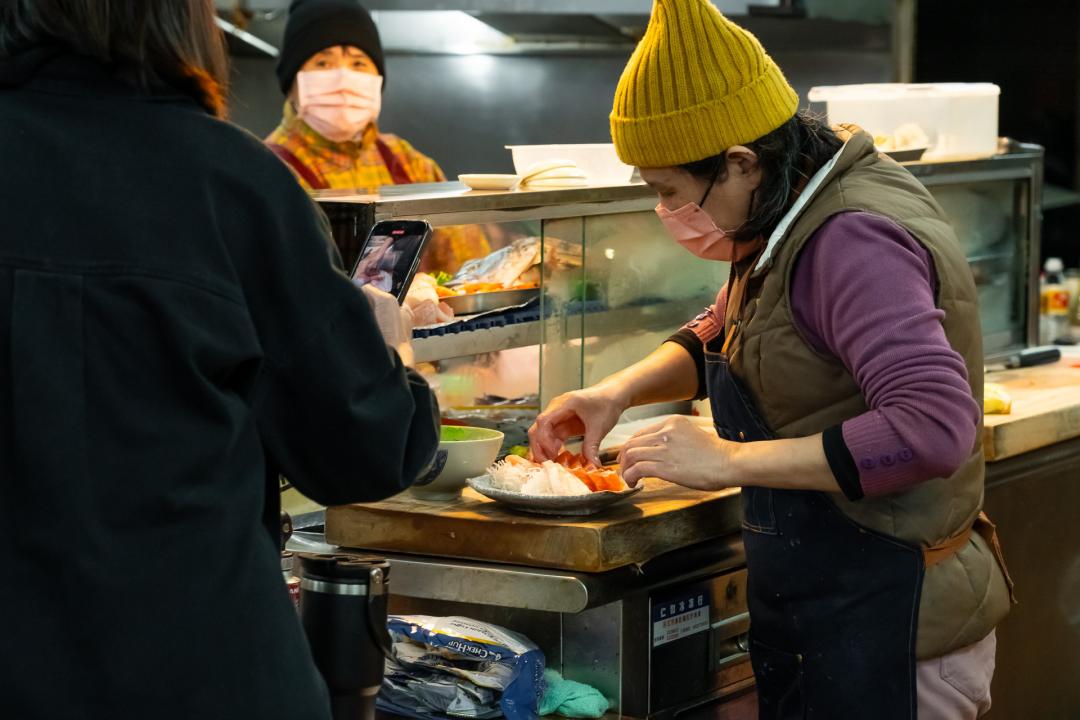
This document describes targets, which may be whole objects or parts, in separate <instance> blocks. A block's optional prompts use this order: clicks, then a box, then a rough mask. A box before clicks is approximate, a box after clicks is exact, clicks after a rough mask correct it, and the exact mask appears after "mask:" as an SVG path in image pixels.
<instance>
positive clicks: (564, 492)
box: [468, 451, 643, 515]
mask: <svg viewBox="0 0 1080 720" xmlns="http://www.w3.org/2000/svg"><path fill="white" fill-rule="evenodd" d="M468 483H469V487H471V488H472V489H473V490H475V491H476V492H478V493H480V494H481V495H483V496H484V497H487V498H490V499H492V500H494V501H495V502H497V503H500V504H502V505H505V506H507V507H510V508H513V509H514V510H521V511H524V512H529V513H536V514H539V515H592V514H594V513H598V512H600V511H601V510H604V509H605V508H607V507H609V506H611V505H613V504H615V503H617V502H620V501H622V500H625V499H626V498H628V497H630V496H631V495H634V494H636V493H638V492H640V491H641V489H642V487H643V485H641V484H639V485H638V486H637V487H633V488H632V487H630V486H628V485H627V484H626V483H625V482H624V481H623V479H622V477H620V475H619V473H618V472H616V471H615V470H613V469H611V468H598V467H596V466H595V465H592V464H591V463H589V462H588V461H587V460H585V458H584V457H582V456H581V455H574V454H572V453H569V452H565V451H564V452H562V453H560V454H559V456H558V457H556V458H555V459H554V460H545V461H544V462H539V463H538V462H533V461H532V460H529V459H526V458H523V457H518V456H517V455H507V456H506V458H505V459H503V460H500V461H498V462H496V463H495V464H494V465H492V466H491V467H489V468H488V469H487V474H485V475H481V476H480V477H476V478H472V479H470V480H469V481H468Z"/></svg>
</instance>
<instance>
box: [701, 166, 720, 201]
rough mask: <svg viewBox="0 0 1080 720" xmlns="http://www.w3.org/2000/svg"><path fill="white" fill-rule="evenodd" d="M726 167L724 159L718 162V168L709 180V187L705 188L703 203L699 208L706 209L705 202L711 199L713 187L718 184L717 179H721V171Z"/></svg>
mask: <svg viewBox="0 0 1080 720" xmlns="http://www.w3.org/2000/svg"><path fill="white" fill-rule="evenodd" d="M723 167H724V158H720V159H719V160H717V161H716V168H714V169H713V174H712V177H711V178H710V179H709V187H707V188H705V194H704V195H703V196H702V197H701V202H699V203H698V207H705V201H706V200H708V199H709V193H711V192H712V189H713V185H715V184H716V180H717V178H719V177H720V171H721V170H722V169H723Z"/></svg>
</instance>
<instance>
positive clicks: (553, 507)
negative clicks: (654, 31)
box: [467, 475, 645, 516]
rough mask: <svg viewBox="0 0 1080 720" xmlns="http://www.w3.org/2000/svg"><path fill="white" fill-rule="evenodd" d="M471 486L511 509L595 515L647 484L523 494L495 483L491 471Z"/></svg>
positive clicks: (472, 481)
mask: <svg viewBox="0 0 1080 720" xmlns="http://www.w3.org/2000/svg"><path fill="white" fill-rule="evenodd" d="M467 482H468V485H469V487H471V488H472V489H473V490H475V491H476V492H478V493H480V494H481V495H483V496H484V497H486V498H488V499H490V500H494V501H495V502H497V503H499V504H500V505H503V506H505V507H507V508H510V509H511V510H517V511H519V512H526V513H531V514H534V515H564V516H566V515H569V516H587V515H595V514H596V513H599V512H602V511H603V510H606V509H607V508H609V507H611V506H612V505H615V504H616V503H619V502H622V501H623V500H626V499H627V498H629V497H632V496H634V495H636V494H637V493H639V492H641V490H642V489H643V488H644V487H645V486H644V484H638V486H637V487H632V488H628V489H626V490H622V491H621V492H614V491H611V490H601V491H598V492H592V493H588V494H587V495H522V494H521V493H517V492H513V491H511V490H504V489H503V488H500V487H496V486H495V485H494V484H492V481H491V476H490V475H481V476H480V477H475V478H471V479H469V480H468V481H467Z"/></svg>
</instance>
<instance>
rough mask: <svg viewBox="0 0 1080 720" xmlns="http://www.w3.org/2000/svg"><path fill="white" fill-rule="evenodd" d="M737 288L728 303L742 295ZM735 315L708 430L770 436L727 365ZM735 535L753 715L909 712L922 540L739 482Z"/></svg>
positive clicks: (718, 368)
mask: <svg viewBox="0 0 1080 720" xmlns="http://www.w3.org/2000/svg"><path fill="white" fill-rule="evenodd" d="M733 280H734V278H733ZM741 284H742V283H738V282H732V283H731V284H729V286H728V287H729V290H732V289H733V285H741ZM742 290H743V289H742V288H735V289H734V294H735V296H736V297H732V298H731V299H730V300H729V302H730V301H734V302H736V303H740V305H741V298H742V295H743V291H742ZM737 307H738V306H737ZM740 312H741V307H738V310H737V312H736V314H735V316H734V317H737V316H738V314H740ZM729 316H730V314H729ZM732 325H733V327H732V328H730V329H729V331H728V332H727V333H725V334H726V335H727V340H726V342H725V343H724V345H723V347H722V348H719V350H720V351H719V352H717V351H716V350H717V348H715V347H714V346H712V344H710V346H709V347H707V348H706V353H705V366H706V380H707V384H708V391H709V400H710V402H711V405H712V413H713V420H714V424H715V427H716V432H717V434H718V435H719V436H720V437H721V438H723V439H725V440H730V441H733V442H756V441H761V440H770V439H773V438H774V437H775V435H774V434H773V432H772V430H771V429H770V428H769V427H768V425H767V424H766V423H765V422H764V421H763V419H762V418H761V416H760V414H759V413H758V412H757V410H756V408H755V406H754V402H753V400H752V399H751V398H750V396H749V395H748V393H747V391H746V389H745V387H744V386H743V385H742V383H741V381H740V380H739V379H738V378H736V377H735V376H734V375H732V373H731V368H730V365H729V363H728V356H727V355H726V354H725V353H726V350H727V349H728V348H729V347H730V344H731V340H732V339H733V336H734V335H735V331H736V330H737V325H738V324H737V323H732ZM796 381H797V380H796ZM742 534H743V541H744V544H745V547H746V564H747V569H748V581H747V601H748V605H749V610H750V659H751V663H752V665H753V668H754V677H755V680H756V683H757V692H758V706H759V717H760V718H761V719H762V720H788V719H789V718H792V719H793V718H813V719H817V720H847V719H848V718H851V719H861V718H866V719H868V720H869V719H871V718H872V719H873V720H892V719H894V718H895V719H896V720H901V719H904V720H913V719H914V718H915V714H916V690H915V638H916V630H917V626H918V619H919V595H920V592H921V589H922V580H923V572H924V561H923V554H922V551H921V549H920V548H919V547H917V546H915V545H913V544H910V543H907V542H905V541H902V540H899V539H897V538H894V537H890V536H888V535H884V534H881V533H878V532H876V531H874V530H871V529H869V528H865V527H862V526H861V525H859V524H857V523H856V522H854V521H853V520H851V519H850V518H848V517H847V516H846V515H844V514H843V513H841V512H840V510H839V509H837V507H836V506H835V505H834V504H833V503H832V501H830V500H829V499H828V497H826V495H825V494H824V493H820V492H816V491H809V490H774V489H770V488H763V487H744V488H743V489H742Z"/></svg>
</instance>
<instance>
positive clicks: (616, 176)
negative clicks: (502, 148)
mask: <svg viewBox="0 0 1080 720" xmlns="http://www.w3.org/2000/svg"><path fill="white" fill-rule="evenodd" d="M506 149H507V150H509V151H510V153H511V155H513V158H514V170H515V171H516V172H517V174H518V175H524V174H525V172H526V171H527V170H528V169H529V168H530V167H532V166H533V165H535V164H536V163H538V162H543V161H546V160H571V161H573V162H574V163H575V164H576V165H577V166H578V168H579V169H580V170H581V171H582V172H583V173H585V176H586V177H587V178H588V180H589V183H590V184H592V185H624V184H626V183H628V182H630V178H631V177H633V175H634V168H633V167H632V166H630V165H627V164H625V163H624V162H623V161H622V160H619V156H618V155H617V154H616V153H615V146H614V145H612V144H611V143H606V144H605V143H596V144H580V145H507V146H506Z"/></svg>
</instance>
